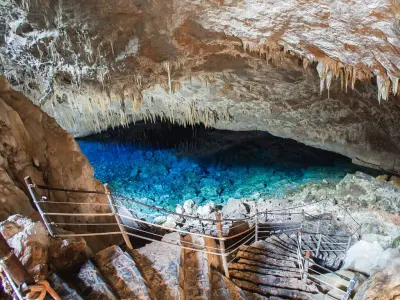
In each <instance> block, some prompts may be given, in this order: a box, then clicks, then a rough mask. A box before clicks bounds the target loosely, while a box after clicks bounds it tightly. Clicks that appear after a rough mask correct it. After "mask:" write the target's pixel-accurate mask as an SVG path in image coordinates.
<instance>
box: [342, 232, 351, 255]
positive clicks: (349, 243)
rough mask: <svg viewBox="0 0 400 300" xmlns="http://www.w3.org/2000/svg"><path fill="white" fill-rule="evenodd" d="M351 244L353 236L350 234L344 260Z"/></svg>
mask: <svg viewBox="0 0 400 300" xmlns="http://www.w3.org/2000/svg"><path fill="white" fill-rule="evenodd" d="M350 245H351V236H349V240H348V241H347V246H346V252H345V253H344V257H343V260H344V259H345V258H346V256H347V251H349V248H350Z"/></svg>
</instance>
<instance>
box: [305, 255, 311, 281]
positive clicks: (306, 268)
mask: <svg viewBox="0 0 400 300" xmlns="http://www.w3.org/2000/svg"><path fill="white" fill-rule="evenodd" d="M310 256H311V255H310V251H306V257H305V259H304V274H303V282H304V283H305V284H307V278H308V264H309V259H310Z"/></svg>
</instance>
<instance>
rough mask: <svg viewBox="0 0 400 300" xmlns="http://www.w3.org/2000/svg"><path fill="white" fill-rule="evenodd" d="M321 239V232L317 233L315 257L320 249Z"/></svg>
mask: <svg viewBox="0 0 400 300" xmlns="http://www.w3.org/2000/svg"><path fill="white" fill-rule="evenodd" d="M321 240H322V234H321V233H318V244H317V251H316V253H315V257H316V258H318V255H319V250H320V247H321Z"/></svg>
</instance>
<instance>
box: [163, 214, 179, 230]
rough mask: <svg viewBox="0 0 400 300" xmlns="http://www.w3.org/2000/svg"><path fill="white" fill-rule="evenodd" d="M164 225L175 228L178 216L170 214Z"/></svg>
mask: <svg viewBox="0 0 400 300" xmlns="http://www.w3.org/2000/svg"><path fill="white" fill-rule="evenodd" d="M163 226H165V227H168V228H175V227H176V216H175V215H168V216H167V219H166V221H165V223H164V224H163Z"/></svg>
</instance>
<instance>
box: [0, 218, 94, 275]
mask: <svg viewBox="0 0 400 300" xmlns="http://www.w3.org/2000/svg"><path fill="white" fill-rule="evenodd" d="M0 232H1V233H2V234H3V236H4V238H5V239H6V240H7V243H8V244H9V245H10V247H11V248H12V249H13V251H14V253H15V255H16V256H17V257H18V258H19V260H20V261H21V263H22V264H23V265H24V267H25V268H26V269H27V271H28V272H29V273H30V274H31V275H32V276H34V278H35V279H37V280H40V279H45V278H46V277H47V275H48V274H49V271H50V270H51V269H55V270H60V271H66V270H68V269H70V268H72V267H73V266H74V265H75V264H79V263H81V262H82V261H84V260H85V259H86V258H87V253H88V248H87V246H86V242H85V240H84V239H83V238H79V237H74V238H52V237H50V236H49V235H48V232H47V229H46V227H45V226H44V224H43V223H42V222H40V221H37V222H35V221H33V220H31V219H29V218H26V217H23V216H21V215H14V216H11V217H9V218H8V219H7V220H6V221H3V222H1V223H0ZM63 233H70V232H67V231H63Z"/></svg>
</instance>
